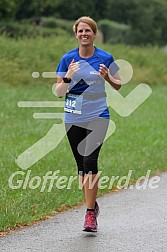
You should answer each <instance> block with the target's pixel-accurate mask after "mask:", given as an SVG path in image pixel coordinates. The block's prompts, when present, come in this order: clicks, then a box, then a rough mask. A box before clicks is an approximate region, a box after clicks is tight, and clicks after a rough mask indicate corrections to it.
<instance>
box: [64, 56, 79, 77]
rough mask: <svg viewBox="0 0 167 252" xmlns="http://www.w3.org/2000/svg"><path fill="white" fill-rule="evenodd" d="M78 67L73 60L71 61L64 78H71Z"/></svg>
mask: <svg viewBox="0 0 167 252" xmlns="http://www.w3.org/2000/svg"><path fill="white" fill-rule="evenodd" d="M79 69H80V68H79V65H78V64H77V63H75V62H74V59H73V60H72V61H71V63H70V65H69V67H68V71H67V73H66V75H65V77H66V78H70V79H71V78H72V77H73V76H74V75H75V74H76V73H77V72H78V70H79Z"/></svg>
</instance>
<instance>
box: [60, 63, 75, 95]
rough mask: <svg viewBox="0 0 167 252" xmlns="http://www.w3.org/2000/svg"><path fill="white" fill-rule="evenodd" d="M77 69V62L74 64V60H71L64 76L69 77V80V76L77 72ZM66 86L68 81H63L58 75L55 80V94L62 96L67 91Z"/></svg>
mask: <svg viewBox="0 0 167 252" xmlns="http://www.w3.org/2000/svg"><path fill="white" fill-rule="evenodd" d="M79 69H80V68H79V66H78V64H76V63H75V62H74V60H72V61H71V63H70V65H69V67H68V71H67V73H66V75H65V76H64V77H65V78H67V79H69V81H70V80H71V78H72V77H73V76H74V75H75V74H76V72H78V70H79ZM68 87H69V83H68V82H64V80H63V78H61V77H58V78H57V82H56V95H57V96H58V97H62V96H64V95H65V94H66V93H67V90H68Z"/></svg>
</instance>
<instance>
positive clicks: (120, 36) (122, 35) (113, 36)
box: [98, 19, 130, 44]
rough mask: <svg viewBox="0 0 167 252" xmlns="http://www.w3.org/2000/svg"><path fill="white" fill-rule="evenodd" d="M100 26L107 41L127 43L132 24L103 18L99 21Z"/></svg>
mask: <svg viewBox="0 0 167 252" xmlns="http://www.w3.org/2000/svg"><path fill="white" fill-rule="evenodd" d="M98 27H99V29H100V30H101V31H102V33H103V36H104V42H107V43H112V44H116V43H127V42H128V39H129V36H130V26H129V25H125V24H120V23H117V22H115V21H110V20H108V19H103V20H100V21H99V22H98Z"/></svg>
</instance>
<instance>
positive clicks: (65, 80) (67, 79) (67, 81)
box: [63, 77, 71, 83]
mask: <svg viewBox="0 0 167 252" xmlns="http://www.w3.org/2000/svg"><path fill="white" fill-rule="evenodd" d="M63 81H64V83H70V82H71V79H70V78H66V77H64V78H63Z"/></svg>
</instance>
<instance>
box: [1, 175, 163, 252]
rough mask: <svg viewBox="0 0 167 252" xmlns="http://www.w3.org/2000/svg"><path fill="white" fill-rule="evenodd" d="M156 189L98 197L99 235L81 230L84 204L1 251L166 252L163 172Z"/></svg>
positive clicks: (11, 238) (12, 238)
mask: <svg viewBox="0 0 167 252" xmlns="http://www.w3.org/2000/svg"><path fill="white" fill-rule="evenodd" d="M157 185H158V188H157V189H149V187H148V186H147V188H146V189H144V190H143V189H136V188H133V189H127V190H121V191H119V192H114V193H110V194H107V195H105V196H103V197H101V198H99V199H98V202H99V205H100V215H99V217H98V222H99V228H98V232H97V233H86V232H83V231H82V226H83V222H84V215H85V206H82V207H77V208H75V209H73V210H69V211H66V212H64V213H60V214H57V215H55V216H54V217H52V218H51V219H48V220H46V221H41V222H38V224H35V225H34V226H31V227H27V228H24V229H21V230H19V231H16V232H14V233H12V234H9V235H7V236H5V237H2V238H0V251H3V252H4V251H5V252H16V251H17V252H30V251H31V252H35V251H42V252H45V251H49V252H115V251H123V252H131V251H133V252H136V251H142V252H154V251H155V252H166V251H167V173H163V174H161V176H160V182H159V183H158V184H157Z"/></svg>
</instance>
